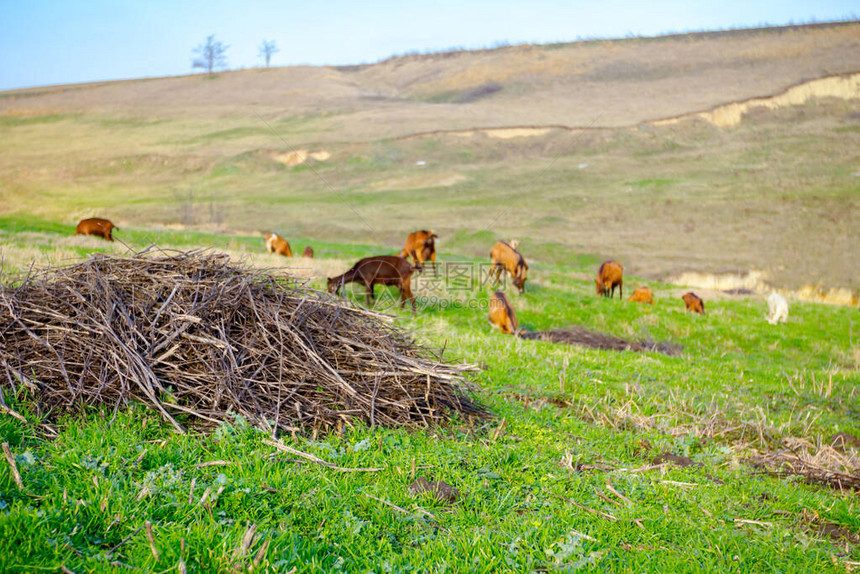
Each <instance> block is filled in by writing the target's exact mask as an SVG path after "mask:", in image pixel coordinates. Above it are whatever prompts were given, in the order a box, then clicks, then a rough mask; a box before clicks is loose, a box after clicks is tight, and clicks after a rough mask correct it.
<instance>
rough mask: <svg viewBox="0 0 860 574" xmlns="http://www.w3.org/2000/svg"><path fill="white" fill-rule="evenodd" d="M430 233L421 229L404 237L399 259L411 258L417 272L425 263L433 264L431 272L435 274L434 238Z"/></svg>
mask: <svg viewBox="0 0 860 574" xmlns="http://www.w3.org/2000/svg"><path fill="white" fill-rule="evenodd" d="M437 237H439V236H438V235H436V234H435V233H433V232H432V231H429V230H427V229H422V230H421V231H414V232H412V233H410V234H409V235H408V236H407V237H406V243H405V244H404V246H403V250H402V251H401V252H400V257H405V258H411V259H412V262H413V263H415V267H416V268H417V269H418V270H422V269H424V262H425V261H432V262H433V272H434V273H435V272H436V238H437Z"/></svg>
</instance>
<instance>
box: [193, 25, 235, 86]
mask: <svg viewBox="0 0 860 574" xmlns="http://www.w3.org/2000/svg"><path fill="white" fill-rule="evenodd" d="M229 47H230V46H228V45H226V44H224V43H222V42H219V41H216V40H215V34H212V35H211V36H209V37H207V38H206V43H205V44H200V45H199V46H197V47H196V48H194V53H195V54H198V57H197V58H195V59H194V60H192V62H191V67H192V68H203V69H204V70H206V71H207V72H208V73H209V75H210V76H211V75H212V71H213V70H215V69H216V68H226V67H227V57H226V56H225V55H224V53H225V52H226V51H227V48H229Z"/></svg>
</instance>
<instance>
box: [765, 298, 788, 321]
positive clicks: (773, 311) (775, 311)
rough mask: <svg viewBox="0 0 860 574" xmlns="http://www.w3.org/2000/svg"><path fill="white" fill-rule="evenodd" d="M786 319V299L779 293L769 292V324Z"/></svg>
mask: <svg viewBox="0 0 860 574" xmlns="http://www.w3.org/2000/svg"><path fill="white" fill-rule="evenodd" d="M787 321H788V301H786V300H785V297H783V296H782V295H780V294H779V293H771V294H770V297H768V298H767V322H768V323H770V324H771V325H776V324H777V323H780V322H782V323H785V322H787Z"/></svg>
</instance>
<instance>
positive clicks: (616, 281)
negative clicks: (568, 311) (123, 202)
mask: <svg viewBox="0 0 860 574" xmlns="http://www.w3.org/2000/svg"><path fill="white" fill-rule="evenodd" d="M113 229H118V228H117V227H116V226H115V225H114V224H113V223H111V222H110V221H109V220H107V219H101V218H89V219H84V220H83V221H81V222H80V223H79V224H78V226H77V229H76V230H75V235H96V236H98V237H102V238H104V239H106V240H108V241H113V236H112V233H111V232H112V230H113ZM437 237H438V235H436V234H435V233H433V232H432V231H428V230H421V231H415V232H414V233H410V234H409V236H408V237H407V238H406V243H405V245H404V246H403V249H402V250H401V251H400V253H399V254H397V255H376V256H373V257H365V258H363V259H360V260H359V261H358V262H357V263H356V264H355V265H353V266H352V267H351V268H350V269H349V270H348V271H347V272H346V273H343V274H342V275H338V276H337V277H331V278H329V279H328V291H329V292H330V293H337V294H340V289H341V287H343V286H344V285H345V284H347V283H360V284H362V285H364V286H365V289H366V290H367V295H366V297H367V304H368V305H370V304H371V303H372V302H373V301H374V300H375V296H374V292H373V290H374V286H375V285H386V286H394V287H397V288H398V289H399V291H400V306H401V307H403V306H404V305H405V303H406V301H407V300H408V301H409V302H411V303H412V312H413V313H414V312H415V295H413V293H412V288H411V284H412V273H413V272H414V271H416V270H417V271H423V270H424V264H425V263H427V262H430V263H431V264H432V265H433V270H434V273H435V270H436V238H437ZM265 242H266V248H267V249H268V251H269V253H276V254H278V255H283V256H284V257H292V255H293V252H292V250H291V248H290V243H289V242H288V241H287V240H286V239H284V238H283V237H281V236H280V235H278V234H277V233H269V234H268V235H266V237H265ZM518 244H519V242H518V241H516V240H511V241H508V242H505V241H498V242H497V243H496V244H495V245H494V246H493V248H492V250H491V251H490V261H491V263H492V266H491V267H490V274H489V276H490V278H492V279H493V281H494V284H495V285H498V283H499V281H500V279H501V274H502V273H503V272H507V273H508V274H509V275H510V276H511V280H512V282H513V284H514V287H516V288H517V290H518V291H519V292H520V293H523V292H524V291H525V284H526V279H527V277H528V270H529V266H528V264H527V263H526V260H525V258H523V256H522V254H520V252H519V251H517V247H518ZM303 255H304V257H313V256H314V250H313V248H312V247H311V246H310V245H309V246H307V247H305V250H304V252H303ZM410 259H411V260H412V263H410V262H409V260H410ZM594 282H595V285H596V291H597V294H598V295H603V296H604V297H609V298H612V297H613V296H614V295H615V288H616V287H617V288H618V298H619V299H621V298H623V285H624V267H623V266H622V265H621V263H619V262H618V261H614V260H610V261H604V262H603V263H602V264H601V265H600V268H599V269H598V270H597V277H596V278H595V280H594ZM681 299H682V300H683V301H684V305H685V306H686V310H687V311H692V312H694V313H699V314H702V315H704V314H705V303H704V301H702V298H701V297H699V296H698V295H696V294H695V293H692V292H689V293H685V294H684V295H683V296H682V297H681ZM628 301H634V302H637V303H648V304H651V305H653V304H654V294H653V292H652V291H651V288H650V287H637V288H636V289H635V290H634V291H633V294H632V295H631V296H630V297H628ZM767 305H768V319H767V320H768V322H769V323H770V324H772V325H774V324H776V323H779V322H783V323H785V322H786V321H787V319H788V302H787V301H786V300H785V298H784V297H783V296H782V295H779V294H777V293H772V294H771V295H770V297H768V300H767ZM489 309H490V315H489V318H490V322H491V323H492V324H493V325H495V326H496V327H497V328H498V329H499V330H500V331H501V332H502V333H506V334H512V335H517V334H519V333H520V331H519V329H518V326H517V318H516V314H515V313H514V309H513V307H512V306H511V303H510V301H509V300H508V298H507V296H506V295H505V293H504V291H495V292H494V293H493V294H492V295H491V296H490V302H489Z"/></svg>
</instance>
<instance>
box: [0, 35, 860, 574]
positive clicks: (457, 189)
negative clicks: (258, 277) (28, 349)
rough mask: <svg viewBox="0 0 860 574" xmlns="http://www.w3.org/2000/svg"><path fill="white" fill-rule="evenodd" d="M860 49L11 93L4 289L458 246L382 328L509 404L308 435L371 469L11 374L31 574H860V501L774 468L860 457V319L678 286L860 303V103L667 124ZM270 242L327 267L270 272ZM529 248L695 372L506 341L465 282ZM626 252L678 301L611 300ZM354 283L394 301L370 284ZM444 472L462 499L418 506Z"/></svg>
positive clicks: (844, 98) (655, 54)
mask: <svg viewBox="0 0 860 574" xmlns="http://www.w3.org/2000/svg"><path fill="white" fill-rule="evenodd" d="M858 30H860V24H858V23H856V22H852V23H846V24H842V25H825V26H807V27H790V28H784V29H769V30H755V31H743V32H728V33H716V34H692V35H684V36H673V37H667V38H656V39H628V40H618V41H598V42H577V43H571V44H559V45H549V46H516V47H507V48H501V49H498V50H485V51H475V52H451V53H445V54H433V55H420V56H419V55H414V56H404V57H399V58H392V59H390V60H386V61H384V62H380V63H378V64H374V65H363V66H352V67H345V68H337V69H335V68H311V67H294V68H279V69H272V70H246V71H239V72H229V73H225V74H221V75H219V76H217V77H214V78H205V77H202V76H187V77H179V78H156V79H146V80H134V81H125V82H107V83H101V84H92V85H79V86H59V87H48V88H38V89H32V90H18V91H15V92H6V93H2V94H0V158H2V160H0V281H2V282H3V283H4V284H9V283H12V284H18V283H19V282H20V281H21V277H22V276H23V275H25V274H26V273H27V272H28V271H29V270H30V269H31V268H32V267H33V266H34V265H35V266H39V265H44V264H54V265H63V264H68V263H70V262H74V261H79V260H80V258H82V257H85V256H87V255H88V254H90V253H93V252H95V251H102V250H107V251H111V252H115V253H122V252H124V251H126V250H127V249H134V250H139V249H142V248H145V247H147V246H148V245H150V244H153V243H155V244H157V245H158V246H160V247H162V248H165V249H182V250H188V249H196V248H215V249H218V250H222V251H226V252H227V253H229V254H230V255H231V256H233V257H235V258H237V259H242V260H245V261H247V262H249V263H251V264H252V265H255V266H258V267H273V268H275V269H277V270H278V271H283V270H287V271H289V272H290V273H292V274H294V275H298V276H301V277H305V278H307V280H308V281H309V283H310V285H312V286H315V287H318V288H322V287H323V286H324V284H325V283H324V281H325V278H326V277H330V276H334V275H336V274H339V273H342V272H343V271H345V270H346V269H348V268H349V266H350V265H351V264H352V263H353V262H354V261H355V260H356V259H358V258H359V257H363V256H367V255H373V254H392V253H396V252H397V251H398V250H399V249H400V248H401V246H402V241H403V238H404V237H405V235H406V234H407V233H408V232H410V231H413V230H416V229H421V228H430V229H433V230H435V231H436V232H437V233H438V234H439V236H440V241H439V244H438V248H439V251H440V261H441V263H442V268H441V269H440V278H441V279H442V280H441V281H440V280H434V279H431V277H430V276H429V274H427V275H422V276H419V277H417V278H416V279H415V285H414V290H415V291H416V294H417V295H418V302H419V311H418V313H417V314H416V315H415V316H413V315H412V314H410V313H404V312H402V311H399V310H398V309H397V308H396V307H389V306H385V305H387V304H389V303H391V301H392V298H391V297H381V299H382V304H383V307H382V310H384V311H386V312H390V313H392V314H394V315H395V317H396V323H397V324H398V325H399V326H401V327H402V328H404V329H406V330H408V331H409V332H411V333H412V334H413V336H414V337H415V338H416V340H417V341H418V342H419V343H421V344H423V345H427V346H429V347H432V348H444V349H445V351H444V356H445V358H446V360H451V361H464V362H477V363H480V364H481V365H482V370H481V371H480V372H478V373H477V374H476V375H475V376H474V382H475V383H476V384H477V386H478V388H479V391H478V398H479V399H480V400H481V401H483V402H484V403H485V404H486V405H487V406H488V407H489V409H490V410H491V411H492V412H493V413H494V417H493V418H492V419H490V420H488V421H486V422H479V423H477V424H475V425H470V424H469V421H465V420H456V421H453V422H452V423H451V424H450V425H446V426H444V427H442V428H434V429H428V430H427V431H425V432H414V431H413V432H407V431H405V430H398V429H383V428H367V427H365V426H361V425H358V426H355V425H353V426H349V425H347V426H346V428H344V429H343V432H341V433H336V434H333V435H332V436H315V435H314V434H313V433H311V432H308V433H306V434H301V433H297V434H296V436H285V437H281V438H282V440H283V441H284V444H287V445H289V446H290V447H292V448H293V449H297V450H299V451H301V452H303V453H307V454H310V455H313V456H316V457H319V459H322V460H323V461H326V462H329V463H332V464H334V465H337V466H339V467H347V468H356V467H362V468H365V467H367V468H378V469H381V470H376V471H372V472H345V471H339V470H337V469H334V468H331V467H329V466H323V465H319V464H315V463H313V462H309V461H308V459H307V458H304V457H302V456H299V455H294V454H292V455H291V454H288V453H284V452H279V451H277V450H275V448H273V447H272V446H270V445H267V444H266V443H265V442H264V440H267V439H269V438H270V437H268V436H264V435H263V434H261V433H260V432H258V431H257V430H254V429H253V428H250V426H249V425H248V423H247V422H246V421H244V420H241V419H236V420H235V421H233V422H232V423H231V424H225V425H222V426H221V427H219V428H218V430H217V431H216V432H214V433H212V434H209V435H198V434H191V435H186V436H179V435H175V434H173V433H172V432H171V427H168V426H167V425H165V424H164V423H163V421H162V420H161V419H160V418H159V416H158V415H157V414H156V413H153V412H150V411H149V410H148V409H146V408H144V407H143V406H141V405H131V406H130V407H129V409H128V410H122V409H121V410H119V411H118V412H117V413H116V417H115V418H114V412H113V409H112V408H111V409H104V410H99V409H87V410H85V411H84V412H83V413H80V414H79V415H78V416H68V417H63V418H61V419H60V420H58V421H43V420H40V419H39V417H38V416H37V413H36V412H35V407H34V404H33V402H32V399H31V398H30V397H28V396H27V392H26V390H25V389H24V388H23V387H21V386H20V385H19V386H18V388H17V391H15V390H13V389H12V388H11V385H10V384H9V382H8V381H5V380H4V381H2V382H0V385H2V389H3V395H2V397H0V398H2V400H3V401H5V404H6V405H8V408H10V409H13V410H14V411H15V412H16V413H20V415H22V416H23V418H24V419H26V421H22V420H21V419H19V418H16V417H15V416H14V415H13V414H11V413H10V412H9V411H8V410H7V409H3V410H2V411H0V437H3V442H8V444H9V448H10V453H11V455H10V456H11V457H12V460H14V461H15V463H16V465H17V468H18V470H19V471H20V475H21V485H20V487H19V486H18V484H17V483H16V481H15V477H14V476H13V472H12V471H11V465H10V464H9V463H8V460H7V461H4V462H0V571H4V572H7V571H8V572H32V571H36V570H46V571H61V570H63V568H66V569H69V570H71V571H74V572H90V571H93V572H114V571H125V570H127V569H128V568H129V567H131V568H137V569H140V570H143V571H157V572H167V571H172V570H176V571H179V572H184V571H189V572H210V571H244V570H254V571H265V572H331V571H338V570H342V571H348V572H377V573H378V572H411V571H414V572H428V571H429V572H467V571H468V572H499V571H511V572H534V571H538V572H540V571H573V570H578V569H584V570H587V571H601V572H605V571H612V572H627V571H635V572H642V571H647V572H665V571H680V572H701V571H708V572H709V571H737V572H751V571H779V572H810V571H811V572H845V571H846V570H850V569H851V568H854V569H856V568H857V567H860V518H858V517H860V512H858V505H857V495H856V492H854V491H851V490H847V489H846V490H841V489H839V488H832V487H830V486H826V485H823V484H819V483H815V482H809V481H807V480H805V479H804V477H803V476H801V475H799V474H797V473H787V474H785V475H784V476H774V475H773V474H774V473H778V469H779V468H781V467H779V465H778V464H776V463H775V462H773V461H775V460H780V457H782V458H783V459H784V458H786V457H788V458H790V457H792V456H796V457H800V459H802V460H804V461H806V462H805V464H807V465H812V466H807V467H806V468H807V469H808V468H818V467H821V468H825V467H826V468H829V469H831V470H834V471H839V472H846V473H851V472H853V473H855V475H856V473H857V472H858V468H860V451H858V448H860V447H858V446H857V445H855V446H853V447H852V446H850V445H848V446H844V447H843V446H841V445H840V444H838V443H834V442H833V439H832V437H833V436H834V435H835V434H837V433H847V435H845V436H847V437H848V438H849V439H850V438H851V437H860V422H858V421H860V409H858V405H860V343H858V339H860V337H858V331H860V329H858V323H860V317H858V314H857V309H856V308H853V307H849V306H830V305H820V304H813V303H803V302H800V301H797V300H796V299H794V298H792V297H790V299H791V311H790V313H791V314H790V318H789V321H788V324H786V325H780V326H771V325H769V324H767V323H766V321H765V313H766V305H765V302H764V298H763V296H762V295H761V294H756V295H751V296H735V295H730V294H728V293H726V292H724V291H707V290H700V289H696V292H697V293H699V294H700V295H702V296H703V297H704V299H705V305H706V310H707V312H708V314H707V315H706V316H698V315H691V314H688V313H685V312H684V309H683V303H682V302H681V300H680V296H681V295H682V294H683V293H684V292H686V291H687V290H688V289H687V288H686V287H683V286H679V285H676V284H673V283H672V281H671V278H672V277H675V276H677V274H679V273H681V272H686V271H698V272H702V273H703V274H707V273H734V274H738V275H742V274H743V273H745V272H747V271H754V270H756V271H762V272H764V274H765V278H766V280H767V281H768V282H770V284H772V285H774V286H778V287H781V288H787V289H798V288H800V287H803V286H813V287H816V286H822V287H834V286H838V287H844V288H848V289H851V290H854V292H855V293H857V292H858V290H860V276H858V274H857V269H860V251H858V250H857V248H856V246H857V245H858V244H860V217H858V200H860V172H858V154H857V150H858V149H860V124H858V121H860V93H858V94H857V97H855V96H854V94H853V92H851V90H853V89H854V88H853V86H856V85H858V84H857V83H856V82H854V80H851V82H847V83H846V85H847V86H848V87H847V88H846V91H845V93H841V94H835V93H831V94H830V95H829V96H828V95H827V94H825V93H810V94H807V95H808V96H809V97H808V98H802V99H800V100H798V101H796V102H793V103H792V104H791V105H786V106H782V107H774V108H773V109H765V108H762V107H760V108H751V109H748V110H746V111H745V112H744V114H743V115H742V118H741V121H740V123H737V124H732V125H728V124H726V125H725V126H723V127H720V126H719V125H715V124H714V123H711V122H709V121H706V119H702V118H693V119H685V120H681V121H678V122H675V123H657V124H655V123H653V122H650V120H652V119H655V118H666V117H675V116H683V115H685V114H688V113H690V112H695V111H698V110H704V109H708V108H711V107H713V106H715V105H718V104H721V103H725V102H730V101H735V100H744V99H748V98H752V97H759V96H769V95H772V94H775V93H778V92H781V91H782V90H784V89H785V88H787V87H788V86H791V85H795V84H797V83H798V82H801V81H805V80H812V79H815V78H821V77H824V76H832V75H833V74H840V73H845V72H852V71H856V70H857V64H856V54H857V51H858V48H860V45H858V43H860V34H858ZM852 77H853V76H852ZM852 82H853V83H852ZM837 96H838V97H837ZM487 127H496V128H499V129H496V130H484V129H478V128H487ZM89 216H102V217H109V218H110V219H111V220H113V221H114V222H115V223H116V224H117V225H118V226H119V230H117V231H115V233H114V235H115V237H116V238H117V242H115V243H112V244H107V243H105V242H103V241H101V240H99V239H95V238H90V237H74V236H73V235H72V234H73V232H74V228H75V224H76V223H77V221H78V220H80V219H81V218H83V217H89ZM269 230H274V231H277V232H279V233H281V234H282V235H283V236H285V237H286V238H288V239H289V241H290V242H291V243H292V247H293V251H294V252H299V253H300V252H301V251H302V249H303V248H304V246H305V245H312V246H313V247H314V249H315V251H316V258H314V259H304V258H293V259H284V258H281V257H277V256H270V255H268V254H266V253H265V252H264V248H263V241H262V234H263V232H266V231H269ZM509 237H516V238H518V239H519V240H520V241H521V243H520V251H521V252H522V253H523V254H524V256H525V257H526V259H527V260H528V262H529V265H530V272H529V281H528V284H527V292H526V293H525V294H523V295H514V294H513V293H511V292H509V295H510V296H511V300H512V304H513V306H514V308H515V309H516V312H517V315H518V317H519V320H520V324H521V326H523V327H525V328H526V329H528V330H531V331H540V330H548V329H554V328H564V327H570V326H575V325H578V326H581V327H584V328H586V329H589V330H591V331H595V332H599V333H606V334H610V335H614V336H618V337H623V338H625V339H628V340H632V341H640V340H644V341H650V342H657V343H668V344H671V345H676V346H680V348H681V352H680V353H679V354H673V355H667V354H662V353H659V352H653V351H652V352H641V353H638V352H633V351H623V352H618V351H609V350H600V349H592V348H584V347H578V346H570V345H561V344H554V343H549V342H542V341H536V340H526V339H519V338H514V337H509V336H502V335H500V334H498V333H496V332H494V331H493V330H492V329H491V328H490V326H489V324H488V322H487V318H486V316H487V311H486V309H487V301H488V296H489V293H490V287H489V286H487V285H485V284H482V283H480V281H477V279H476V281H477V282H476V283H470V284H467V285H465V286H463V285H461V284H459V283H457V279H456V276H457V275H456V273H455V271H456V270H458V269H459V270H460V271H462V270H463V269H465V270H466V271H467V272H469V273H474V277H476V278H480V277H482V276H483V275H481V273H482V272H485V271H486V269H484V268H482V267H481V266H482V264H485V263H486V261H487V254H488V252H489V249H490V247H491V246H492V244H493V242H494V241H495V240H496V239H498V238H509ZM610 257H612V258H618V259H620V260H621V261H622V262H623V263H624V267H625V292H626V293H627V294H629V293H630V292H632V290H633V288H634V287H636V286H637V285H640V284H648V285H650V286H651V287H652V288H653V289H654V292H655V295H656V299H657V303H656V304H655V305H654V306H653V307H652V306H643V305H638V304H634V303H631V302H627V301H626V300H625V301H619V300H612V301H609V300H606V299H603V298H598V297H597V296H595V295H594V283H593V276H594V272H595V270H596V268H597V266H598V265H599V263H600V262H601V261H603V260H604V259H607V258H610ZM378 291H379V293H380V294H382V293H383V289H382V288H378ZM388 294H389V295H392V296H393V295H394V293H393V292H388ZM347 296H348V297H350V298H352V299H354V300H355V301H356V302H357V303H359V304H363V302H364V296H363V291H362V290H361V289H359V288H353V287H350V288H349V289H347ZM2 328H3V327H2V325H0V345H2V344H3V338H2ZM41 423H46V424H48V425H49V426H48V427H44V426H41ZM46 429H47V430H46ZM52 431H55V432H56V437H55V438H47V436H48V435H51V432H52ZM672 460H674V462H671V461H672ZM768 460H769V461H771V464H770V466H768V465H767V464H764V463H763V462H762V461H768ZM667 461H669V462H667ZM795 462H796V461H795ZM797 464H799V463H797ZM783 470H785V468H783ZM419 477H425V478H427V479H428V480H442V481H445V482H446V483H448V484H450V485H452V486H453V487H455V488H457V489H459V496H458V497H456V499H455V500H449V501H442V500H437V499H436V498H434V497H433V496H432V495H430V494H427V493H424V494H420V493H419V494H413V493H411V492H410V489H409V487H410V485H412V484H413V483H414V482H415V481H416V479H418V478H419ZM63 571H65V570H63Z"/></svg>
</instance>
